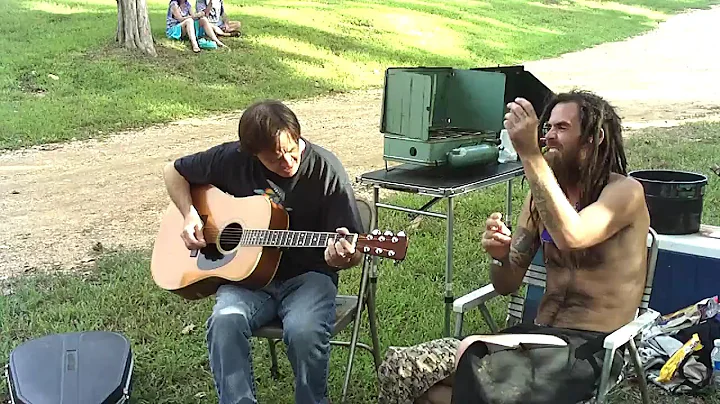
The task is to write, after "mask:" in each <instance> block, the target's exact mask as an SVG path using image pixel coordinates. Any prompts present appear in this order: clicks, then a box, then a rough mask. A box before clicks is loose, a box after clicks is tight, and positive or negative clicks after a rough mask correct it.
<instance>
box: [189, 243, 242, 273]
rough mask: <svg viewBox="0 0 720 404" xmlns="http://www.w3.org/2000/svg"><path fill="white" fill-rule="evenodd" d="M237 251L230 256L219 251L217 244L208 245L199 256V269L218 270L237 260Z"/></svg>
mask: <svg viewBox="0 0 720 404" xmlns="http://www.w3.org/2000/svg"><path fill="white" fill-rule="evenodd" d="M236 251H237V250H236ZM236 251H233V252H232V253H230V254H227V255H224V254H223V253H221V252H220V251H218V249H217V246H216V245H215V244H208V245H207V246H205V247H203V248H201V249H200V253H199V254H197V255H196V256H197V267H198V269H201V270H205V271H207V270H212V269H218V268H220V267H222V266H224V265H226V264H228V263H230V261H232V260H233V258H235V254H236Z"/></svg>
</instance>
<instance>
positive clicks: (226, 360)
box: [207, 272, 337, 404]
mask: <svg viewBox="0 0 720 404" xmlns="http://www.w3.org/2000/svg"><path fill="white" fill-rule="evenodd" d="M336 295H337V287H336V286H335V284H334V283H333V282H332V279H331V278H330V277H329V276H328V275H325V274H322V273H318V272H307V273H304V274H301V275H298V276H296V277H294V278H291V279H288V280H283V281H277V280H273V281H272V282H271V283H270V284H269V285H268V286H266V287H265V288H263V289H261V290H256V291H252V290H248V289H245V288H242V287H238V286H235V285H222V286H221V287H220V288H219V289H218V291H217V293H216V303H215V306H214V307H213V312H212V315H211V316H210V318H209V319H208V322H207V327H208V331H207V343H208V350H209V354H210V369H211V370H212V373H213V377H214V379H215V387H216V389H217V393H218V397H219V399H220V404H241V403H242V404H245V403H257V400H256V398H255V382H254V375H253V366H252V356H251V350H250V336H251V335H252V331H253V330H255V329H257V328H259V327H261V326H263V325H265V324H266V323H268V322H269V321H271V320H273V319H274V318H275V317H279V318H280V319H281V320H282V323H283V342H285V345H286V346H287V349H288V359H289V360H290V364H291V366H292V369H293V373H294V374H295V402H296V403H297V404H325V403H328V399H327V377H328V368H329V359H330V332H331V331H332V324H333V322H334V321H335V296H336Z"/></svg>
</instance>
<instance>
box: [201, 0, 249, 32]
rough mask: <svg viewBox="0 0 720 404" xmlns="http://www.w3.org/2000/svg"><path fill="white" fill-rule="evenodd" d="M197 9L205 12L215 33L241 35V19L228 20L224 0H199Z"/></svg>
mask: <svg viewBox="0 0 720 404" xmlns="http://www.w3.org/2000/svg"><path fill="white" fill-rule="evenodd" d="M195 9H196V10H197V11H198V12H202V13H204V14H205V17H207V19H208V21H210V26H211V27H212V29H213V31H214V32H215V34H217V35H220V36H240V27H241V24H240V21H230V20H228V17H227V14H225V5H224V4H223V0H198V1H197V3H195Z"/></svg>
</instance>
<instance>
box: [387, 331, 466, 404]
mask: <svg viewBox="0 0 720 404" xmlns="http://www.w3.org/2000/svg"><path fill="white" fill-rule="evenodd" d="M459 345H460V341H459V340H457V339H455V338H442V339H437V340H433V341H428V342H424V343H422V344H418V345H414V346H411V347H407V348H403V347H389V348H388V350H387V352H386V353H385V359H384V360H383V362H382V363H381V364H380V368H379V369H378V380H379V382H378V385H379V388H378V390H379V394H378V402H379V403H381V404H385V403H388V404H390V403H392V404H396V403H397V404H412V403H413V402H414V401H415V399H417V398H418V397H420V396H421V395H423V394H424V393H425V392H426V391H427V390H428V389H429V388H430V387H431V386H433V385H434V384H436V383H438V382H439V381H441V380H443V379H445V378H447V377H448V376H450V375H452V373H453V372H454V370H455V354H456V352H457V349H458V346H459Z"/></svg>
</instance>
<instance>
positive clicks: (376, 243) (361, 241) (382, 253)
mask: <svg viewBox="0 0 720 404" xmlns="http://www.w3.org/2000/svg"><path fill="white" fill-rule="evenodd" d="M356 245H357V248H358V249H359V250H360V251H362V252H363V253H365V254H369V255H376V256H379V257H385V258H390V259H393V260H397V261H402V260H403V259H405V254H406V253H407V246H408V239H407V236H406V235H405V232H404V231H400V232H398V234H393V232H391V231H389V230H387V231H385V232H384V233H383V232H380V230H377V229H375V230H373V231H372V232H370V233H369V234H359V235H358V238H357V242H356Z"/></svg>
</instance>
